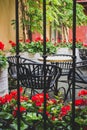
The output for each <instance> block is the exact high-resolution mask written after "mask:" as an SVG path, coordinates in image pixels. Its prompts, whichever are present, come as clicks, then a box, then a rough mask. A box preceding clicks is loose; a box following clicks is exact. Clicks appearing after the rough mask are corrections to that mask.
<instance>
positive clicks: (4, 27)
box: [0, 0, 16, 50]
mask: <svg viewBox="0 0 87 130" xmlns="http://www.w3.org/2000/svg"><path fill="white" fill-rule="evenodd" d="M13 19H15V0H0V41H2V42H3V43H4V44H5V49H6V50H7V49H9V47H10V45H9V43H8V42H9V40H12V41H15V34H16V33H15V29H14V28H13V26H12V25H11V20H13Z"/></svg>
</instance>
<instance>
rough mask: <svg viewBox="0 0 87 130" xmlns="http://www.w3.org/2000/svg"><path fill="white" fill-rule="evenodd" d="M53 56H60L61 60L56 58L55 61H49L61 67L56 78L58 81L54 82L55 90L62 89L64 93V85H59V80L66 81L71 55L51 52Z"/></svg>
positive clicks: (70, 66) (70, 64)
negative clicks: (59, 73)
mask: <svg viewBox="0 0 87 130" xmlns="http://www.w3.org/2000/svg"><path fill="white" fill-rule="evenodd" d="M53 56H54V58H55V56H56V57H57V56H58V57H61V60H58V61H56V62H51V63H52V64H56V65H57V66H58V67H60V68H61V70H62V72H61V76H60V78H59V79H58V83H57V84H56V86H57V91H60V90H62V91H63V92H64V95H65V94H66V88H65V87H64V86H61V87H59V82H60V83H61V82H62V83H67V84H68V80H67V76H68V74H69V70H70V69H71V68H72V63H73V62H72V55H68V54H53Z"/></svg>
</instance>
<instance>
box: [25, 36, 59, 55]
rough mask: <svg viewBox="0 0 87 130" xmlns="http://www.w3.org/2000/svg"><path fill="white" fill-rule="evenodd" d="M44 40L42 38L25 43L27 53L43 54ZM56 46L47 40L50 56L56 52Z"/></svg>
mask: <svg viewBox="0 0 87 130" xmlns="http://www.w3.org/2000/svg"><path fill="white" fill-rule="evenodd" d="M43 44H44V43H43V38H41V37H36V39H35V40H34V41H32V42H30V41H29V42H25V47H24V48H25V51H27V52H29V53H32V54H35V53H40V54H42V53H43ZM56 48H57V47H56V46H55V44H54V43H52V42H51V41H49V40H48V39H47V40H46V49H47V53H48V54H52V53H55V52H56Z"/></svg>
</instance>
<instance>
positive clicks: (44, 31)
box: [43, 0, 47, 130]
mask: <svg viewBox="0 0 87 130" xmlns="http://www.w3.org/2000/svg"><path fill="white" fill-rule="evenodd" d="M46 57H47V56H46V0H43V66H44V112H43V120H44V123H43V125H44V130H46V119H47V117H46V76H45V75H46Z"/></svg>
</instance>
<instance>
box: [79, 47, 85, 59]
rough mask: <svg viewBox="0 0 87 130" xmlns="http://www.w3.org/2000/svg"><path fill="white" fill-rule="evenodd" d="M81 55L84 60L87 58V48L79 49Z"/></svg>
mask: <svg viewBox="0 0 87 130" xmlns="http://www.w3.org/2000/svg"><path fill="white" fill-rule="evenodd" d="M79 56H80V58H81V59H82V60H87V49H79Z"/></svg>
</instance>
